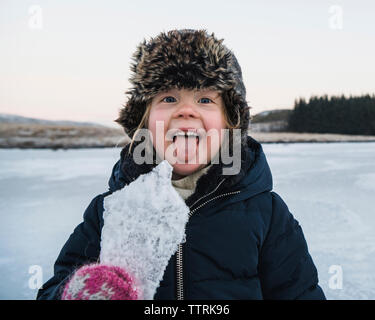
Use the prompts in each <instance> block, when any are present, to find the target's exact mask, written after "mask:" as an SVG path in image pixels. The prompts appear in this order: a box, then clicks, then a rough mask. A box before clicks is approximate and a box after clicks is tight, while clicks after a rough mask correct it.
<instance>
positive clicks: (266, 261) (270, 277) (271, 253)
mask: <svg viewBox="0 0 375 320" xmlns="http://www.w3.org/2000/svg"><path fill="white" fill-rule="evenodd" d="M271 195H272V217H271V221H270V226H269V229H268V233H267V235H266V238H265V240H264V243H263V245H262V248H261V251H260V257H259V268H258V271H259V276H260V280H261V286H262V293H263V298H264V299H276V300H284V299H285V300H286V299H288V300H295V299H304V300H325V295H324V293H323V291H322V289H321V288H320V286H319V285H318V273H317V269H316V267H315V265H314V262H313V260H312V258H311V256H310V254H309V252H308V247H307V243H306V240H305V237H304V235H303V231H302V228H301V226H300V225H299V223H298V221H297V220H295V219H294V217H293V215H292V214H291V213H290V212H289V209H288V207H287V205H286V204H285V203H284V201H283V200H282V199H281V197H280V196H279V195H278V194H276V193H274V192H271Z"/></svg>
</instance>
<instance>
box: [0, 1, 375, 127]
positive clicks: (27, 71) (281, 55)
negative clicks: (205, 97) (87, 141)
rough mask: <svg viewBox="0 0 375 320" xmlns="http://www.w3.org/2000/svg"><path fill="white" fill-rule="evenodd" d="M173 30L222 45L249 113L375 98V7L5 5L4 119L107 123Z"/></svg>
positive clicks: (0, 5) (0, 90)
mask: <svg viewBox="0 0 375 320" xmlns="http://www.w3.org/2000/svg"><path fill="white" fill-rule="evenodd" d="M175 28H192V29H206V30H207V31H208V32H209V33H211V32H214V33H215V35H216V36H217V37H218V38H220V39H221V38H223V39H224V44H226V46H227V47H228V48H229V49H231V50H232V51H233V52H234V53H235V55H236V56H237V58H238V61H239V63H240V65H241V68H242V72H243V78H244V83H245V86H246V89H247V100H248V101H249V104H250V105H251V106H252V109H251V112H252V114H256V113H258V112H261V111H264V110H268V109H274V108H293V104H294V100H295V99H296V98H299V97H305V98H307V99H308V98H309V97H310V96H311V95H322V94H328V95H337V94H340V95H341V94H345V95H350V94H351V95H360V94H365V93H370V94H374V93H375V62H374V61H375V58H374V57H375V1H363V0H362V1H361V0H359V1H354V0H352V1H344V0H335V1H325V0H315V1H309V2H307V1H297V0H296V1H250V0H243V1H240V0H226V1H220V0H215V1H210V0H204V1H202V0H199V1H196V0H188V1H177V0H174V1H163V0H159V1H144V0H136V1H110V0H109V1H73V0H64V1H55V0H48V1H47V0H46V1H42V0H34V1H26V0H1V1H0V113H13V114H18V115H23V116H28V117H37V118H44V119H53V120H54V119H59V120H75V121H93V122H99V123H103V124H111V123H113V120H114V119H116V117H117V114H118V110H119V109H120V108H121V106H122V104H124V103H125V102H126V99H127V97H126V95H125V91H126V90H128V89H129V86H130V85H129V82H128V78H129V76H130V62H131V56H132V54H133V52H134V50H135V49H136V46H137V44H138V43H139V42H141V41H142V40H143V39H144V38H146V39H149V38H150V37H154V36H156V35H157V34H158V33H159V32H161V31H168V30H170V29H175Z"/></svg>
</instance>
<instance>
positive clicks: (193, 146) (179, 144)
mask: <svg viewBox="0 0 375 320" xmlns="http://www.w3.org/2000/svg"><path fill="white" fill-rule="evenodd" d="M174 143H175V146H176V153H177V160H178V162H180V163H184V162H187V161H189V160H191V159H193V157H195V155H196V151H197V138H196V137H195V136H192V137H189V138H188V137H184V136H177V137H176V140H175V142H174Z"/></svg>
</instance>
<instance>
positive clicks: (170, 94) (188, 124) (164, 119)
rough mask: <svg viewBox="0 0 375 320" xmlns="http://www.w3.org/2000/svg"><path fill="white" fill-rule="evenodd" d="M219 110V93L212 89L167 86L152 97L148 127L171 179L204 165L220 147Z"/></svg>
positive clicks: (221, 124) (222, 126)
mask: <svg viewBox="0 0 375 320" xmlns="http://www.w3.org/2000/svg"><path fill="white" fill-rule="evenodd" d="M223 110H224V102H223V100H222V97H221V94H220V92H218V91H214V90H187V89H181V90H179V89H170V90H168V91H166V92H161V93H159V94H157V95H156V96H155V97H154V98H153V99H152V102H151V109H150V115H149V120H148V129H149V130H150V131H151V133H152V137H153V145H154V147H155V150H156V152H157V153H158V155H159V156H160V157H161V158H162V159H166V160H168V162H169V163H171V164H172V166H173V179H178V178H181V177H183V176H187V175H189V174H191V173H193V172H195V171H197V170H199V169H200V168H203V167H205V166H206V165H207V163H208V162H210V161H211V159H212V158H213V157H214V156H215V155H216V153H217V152H218V151H219V150H220V146H221V142H222V140H223V130H222V129H225V128H226V125H225V120H224V119H225V118H224V113H223ZM157 121H158V128H157ZM159 126H161V127H159ZM161 128H162V129H161ZM183 131H185V132H186V131H190V134H191V133H192V132H195V133H197V134H198V135H200V138H197V137H196V136H195V135H194V134H192V135H190V134H189V136H187V135H184V134H183ZM167 133H168V135H167ZM176 133H179V134H177V135H176ZM207 133H208V135H207V136H206V138H204V139H203V137H204V136H205V135H206V134H207Z"/></svg>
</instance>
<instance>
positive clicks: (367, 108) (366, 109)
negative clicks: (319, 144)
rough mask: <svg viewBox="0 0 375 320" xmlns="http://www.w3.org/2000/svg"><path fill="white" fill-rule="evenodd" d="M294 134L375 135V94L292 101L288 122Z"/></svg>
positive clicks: (315, 97)
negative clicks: (292, 107) (292, 106)
mask: <svg viewBox="0 0 375 320" xmlns="http://www.w3.org/2000/svg"><path fill="white" fill-rule="evenodd" d="M288 129H289V131H293V132H314V133H341V134H358V135H375V95H372V96H370V95H364V96H359V97H352V96H350V97H349V98H347V97H345V96H343V95H342V96H333V97H328V96H326V95H325V96H321V97H317V96H313V97H311V98H310V99H309V101H306V100H305V99H303V98H300V99H298V100H296V101H295V104H294V110H293V111H292V112H291V114H290V117H289V119H288Z"/></svg>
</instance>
